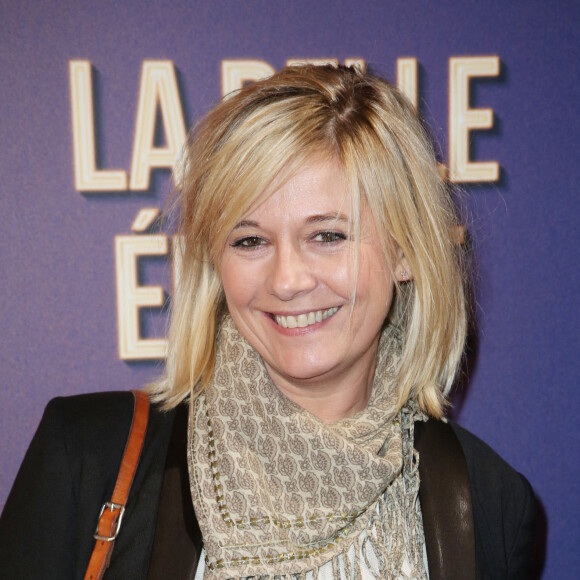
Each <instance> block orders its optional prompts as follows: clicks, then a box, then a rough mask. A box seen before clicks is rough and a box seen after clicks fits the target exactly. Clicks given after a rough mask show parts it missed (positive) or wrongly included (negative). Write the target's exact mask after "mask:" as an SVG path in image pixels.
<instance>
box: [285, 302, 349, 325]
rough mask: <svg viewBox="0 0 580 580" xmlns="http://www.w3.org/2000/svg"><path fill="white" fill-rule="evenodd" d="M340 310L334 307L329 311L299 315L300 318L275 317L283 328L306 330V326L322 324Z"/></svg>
mask: <svg viewBox="0 0 580 580" xmlns="http://www.w3.org/2000/svg"><path fill="white" fill-rule="evenodd" d="M338 308H339V307H338V306H333V307H332V308H328V309H327V310H315V311H312V312H307V313H305V314H298V316H291V315H289V316H278V315H276V316H274V320H275V321H276V324H278V325H279V326H282V327H283V328H305V327H306V326H312V325H313V324H316V323H317V322H322V321H323V320H326V319H327V318H330V317H331V316H332V315H333V314H335V313H336V312H337V311H338Z"/></svg>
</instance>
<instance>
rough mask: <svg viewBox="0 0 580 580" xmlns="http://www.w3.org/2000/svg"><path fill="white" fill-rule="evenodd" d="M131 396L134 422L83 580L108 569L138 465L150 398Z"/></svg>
mask: <svg viewBox="0 0 580 580" xmlns="http://www.w3.org/2000/svg"><path fill="white" fill-rule="evenodd" d="M132 393H133V396H134V397H135V409H134V412H133V422H132V423H131V429H130V431H129V437H128V439H127V444H126V446H125V452H124V453H123V459H122V460H121V467H120V469H119V475H118V476H117V482H116V483H115V489H114V490H113V495H112V496H111V501H108V502H106V503H105V504H103V507H102V508H101V513H100V515H99V521H98V523H97V529H96V531H95V536H94V537H95V540H96V543H95V547H94V548H93V553H92V555H91V559H90V561H89V565H88V568H87V571H86V574H85V580H101V578H102V577H103V574H104V573H105V571H106V569H107V568H108V567H109V562H110V561H111V554H112V552H113V548H114V547H115V539H116V538H117V535H118V534H119V530H120V529H121V523H122V521H123V514H124V513H125V505H126V504H127V498H128V497H129V491H130V490H131V484H132V483H133V478H134V476H135V472H136V471H137V465H139V457H140V456H141V449H142V448H143V440H144V439H145V433H146V431H147V423H148V420H149V397H148V396H147V394H146V393H144V392H143V391H132Z"/></svg>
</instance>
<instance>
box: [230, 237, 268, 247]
mask: <svg viewBox="0 0 580 580" xmlns="http://www.w3.org/2000/svg"><path fill="white" fill-rule="evenodd" d="M264 243H265V240H264V239H263V238H260V237H259V236H247V237H245V238H240V239H239V240H236V241H235V242H234V243H233V244H232V247H234V248H257V247H259V246H262V245H263V244H264Z"/></svg>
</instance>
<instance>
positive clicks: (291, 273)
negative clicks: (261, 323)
mask: <svg viewBox="0 0 580 580" xmlns="http://www.w3.org/2000/svg"><path fill="white" fill-rule="evenodd" d="M270 287H271V292H272V294H274V295H275V296H277V297H278V298H279V299H280V300H284V301H288V300H292V299H293V298H294V297H296V296H299V295H300V294H302V293H304V292H309V291H310V290H313V289H314V288H315V287H316V276H315V274H314V272H313V271H312V269H311V268H310V266H309V265H308V263H307V262H306V260H305V259H304V256H303V254H302V252H301V251H300V248H296V247H294V246H293V245H292V244H285V245H283V246H281V247H278V249H277V251H276V255H275V257H274V263H273V265H272V272H271V280H270Z"/></svg>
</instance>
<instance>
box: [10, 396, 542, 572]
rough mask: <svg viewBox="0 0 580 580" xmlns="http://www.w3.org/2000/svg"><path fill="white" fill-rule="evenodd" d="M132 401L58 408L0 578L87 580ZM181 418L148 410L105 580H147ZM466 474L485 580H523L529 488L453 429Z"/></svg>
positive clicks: (30, 465) (28, 463) (37, 442)
mask: <svg viewBox="0 0 580 580" xmlns="http://www.w3.org/2000/svg"><path fill="white" fill-rule="evenodd" d="M132 412H133V400H132V395H131V394H130V393H129V392H123V393H98V394H92V395H79V396H74V397H67V398H57V399H53V400H52V401H51V402H50V403H49V404H48V406H47V408H46V410H45V413H44V416H43V418H42V421H41V423H40V426H39V428H38V430H37V432H36V435H35V436H34V439H33V441H32V443H31V445H30V448H29V449H28V452H27V454H26V457H25V458H24V461H23V463H22V466H21V468H20V471H19V472H18V476H17V478H16V480H15V482H14V486H13V488H12V491H11V493H10V496H9V497H8V500H7V503H6V506H5V508H4V512H3V514H2V516H1V518H0V577H1V578H6V579H22V580H28V579H36V578H44V579H49V578H54V579H55V580H56V579H58V580H63V579H68V578H71V579H72V578H75V579H76V578H80V579H82V578H84V573H85V571H86V567H87V564H88V561H89V559H90V556H91V552H92V549H93V545H94V540H93V534H94V531H95V526H96V522H97V519H98V515H99V511H100V508H101V506H102V505H103V503H105V502H106V501H108V500H109V499H110V497H111V493H112V490H113V488H114V485H115V481H116V477H117V472H118V468H119V465H120V462H121V456H122V454H123V450H124V445H125V441H126V439H127V436H128V432H129V428H130V424H131V419H132ZM174 417H175V411H172V412H168V413H162V412H160V411H159V410H158V409H156V408H154V407H153V408H152V410H151V414H150V419H149V425H148V429H147V435H146V438H145V443H144V448H143V453H142V456H141V461H140V463H139V467H138V470H137V473H136V475H135V480H134V483H133V487H132V490H131V495H130V497H129V500H128V503H127V508H126V512H125V516H124V519H123V523H122V529H121V531H120V533H119V536H118V538H117V541H116V544H115V549H114V551H113V556H112V559H111V565H110V568H109V570H108V571H107V573H106V575H105V578H106V579H113V578H119V579H124V580H127V579H146V578H147V573H148V568H149V562H150V557H151V551H152V546H153V540H154V534H155V527H156V522H157V509H158V503H159V496H160V491H161V484H162V482H163V475H164V468H165V461H166V456H167V449H168V446H169V441H170V437H171V432H172V427H173V421H174ZM453 429H454V431H455V433H456V435H457V437H458V439H459V441H460V443H461V446H462V448H463V451H464V453H465V457H466V460H467V466H468V471H469V479H470V486H471V495H472V505H473V515H474V522H475V543H476V566H477V576H478V578H480V579H488V578H489V579H496V578H497V579H503V578H527V576H528V569H529V565H530V562H531V556H532V550H533V531H534V530H533V525H534V498H533V493H532V490H531V488H530V485H529V484H528V482H527V481H526V480H525V478H524V477H523V476H521V475H520V474H518V473H517V472H515V471H514V470H513V469H512V468H511V467H510V466H509V465H507V463H505V462H504V461H503V460H502V459H501V458H500V457H499V456H498V455H497V454H496V453H495V452H494V451H493V450H492V449H490V448H489V447H488V446H487V445H486V444H485V443H483V442H482V441H481V440H479V439H478V438H476V437H475V436H474V435H471V434H470V433H468V432H467V431H465V430H464V429H462V428H461V427H458V426H456V425H453Z"/></svg>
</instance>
